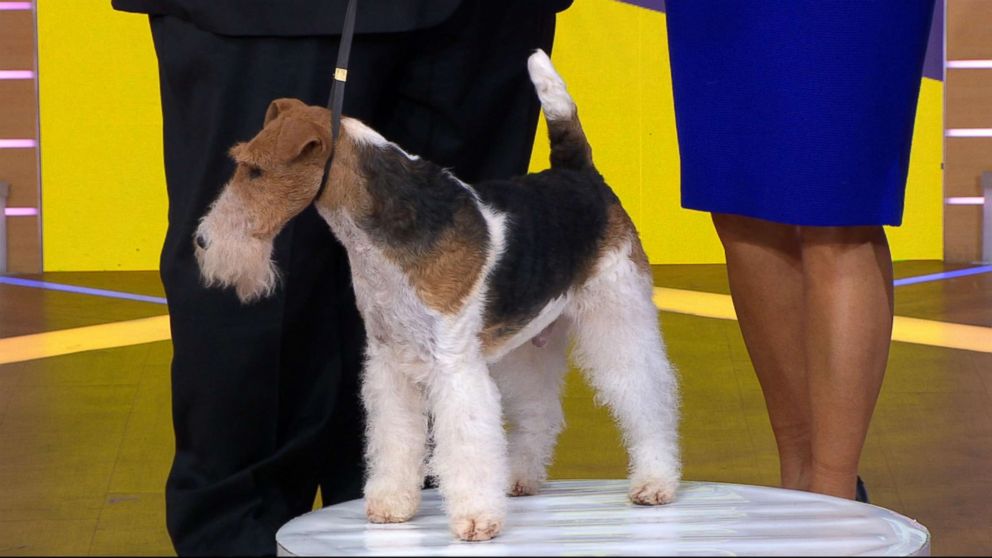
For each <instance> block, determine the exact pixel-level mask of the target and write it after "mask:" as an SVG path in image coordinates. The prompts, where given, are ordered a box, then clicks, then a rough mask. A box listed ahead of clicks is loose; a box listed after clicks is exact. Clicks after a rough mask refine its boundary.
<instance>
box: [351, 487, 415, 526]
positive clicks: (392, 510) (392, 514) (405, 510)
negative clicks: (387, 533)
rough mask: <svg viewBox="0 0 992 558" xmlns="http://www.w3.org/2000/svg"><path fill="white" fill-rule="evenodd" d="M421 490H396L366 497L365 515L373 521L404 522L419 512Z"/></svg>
mask: <svg viewBox="0 0 992 558" xmlns="http://www.w3.org/2000/svg"><path fill="white" fill-rule="evenodd" d="M419 505H420V492H419V491H408V492H403V491H400V492H396V493H392V494H388V495H376V496H366V497H365V515H366V516H368V518H369V521H371V522H372V523H403V522H404V521H409V519H410V518H411V517H413V514H415V513H417V507H418V506H419Z"/></svg>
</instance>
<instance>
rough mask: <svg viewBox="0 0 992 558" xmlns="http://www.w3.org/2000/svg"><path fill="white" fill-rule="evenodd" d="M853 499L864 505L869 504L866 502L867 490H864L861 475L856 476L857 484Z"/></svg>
mask: <svg viewBox="0 0 992 558" xmlns="http://www.w3.org/2000/svg"><path fill="white" fill-rule="evenodd" d="M854 499H855V500H857V501H858V502H864V503H865V504H870V503H871V502H869V501H868V489H866V488H865V483H864V481H863V480H861V475H858V484H857V486H856V487H855V488H854Z"/></svg>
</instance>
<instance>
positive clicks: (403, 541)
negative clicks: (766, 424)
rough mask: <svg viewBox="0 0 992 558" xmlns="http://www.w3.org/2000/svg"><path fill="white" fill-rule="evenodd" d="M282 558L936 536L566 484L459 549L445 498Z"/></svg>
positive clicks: (717, 550)
mask: <svg viewBox="0 0 992 558" xmlns="http://www.w3.org/2000/svg"><path fill="white" fill-rule="evenodd" d="M276 542H277V543H278V553H279V555H280V556H314V555H322V556H566V555H571V556H660V555H694V556H702V555H761V556H771V555H789V556H796V555H833V556H841V555H848V556H862V555H888V556H929V555H930V533H929V532H928V531H927V529H926V528H925V527H923V526H922V525H920V524H919V523H917V522H915V521H913V520H911V519H908V518H906V517H904V516H901V515H899V514H897V513H894V512H891V511H889V510H886V509H884V508H879V507H876V506H870V505H867V504H861V503H858V502H853V501H850V500H843V499H840V498H833V497H830V496H821V495H817V494H810V493H807V492H798V491H794V490H783V489H780V488H765V487H758V486H745V485H739V484H723V483H713V482H683V483H682V487H681V491H680V492H679V495H678V497H677V500H676V501H675V502H673V503H671V504H668V505H665V506H658V507H646V506H635V505H633V504H631V503H630V501H629V500H628V499H627V481H625V480H622V481H621V480H598V481H555V482H549V483H545V485H544V487H543V488H542V490H541V492H540V493H539V494H538V495H536V496H527V497H522V498H511V499H510V506H509V513H508V514H507V520H506V523H505V524H504V526H503V531H502V533H500V535H499V536H497V537H496V538H495V539H493V540H491V541H487V542H476V543H466V542H460V541H457V540H455V539H454V537H453V536H452V534H451V533H450V531H449V530H448V520H447V518H446V517H445V516H444V513H443V511H442V509H441V498H440V495H439V494H438V492H437V490H435V489H431V490H425V491H424V493H423V502H422V503H421V505H420V510H419V511H418V513H417V515H416V516H414V518H413V519H412V520H410V521H409V522H407V523H396V524H390V525H375V524H371V523H369V522H368V521H367V520H366V518H365V508H364V502H363V501H362V500H352V501H349V502H343V503H341V504H337V505H334V506H329V507H326V508H324V509H321V510H317V511H314V512H311V513H308V514H305V515H302V516H300V517H298V518H296V519H294V520H292V521H290V522H289V523H287V524H286V525H284V526H283V527H282V529H280V530H279V532H278V533H277V534H276Z"/></svg>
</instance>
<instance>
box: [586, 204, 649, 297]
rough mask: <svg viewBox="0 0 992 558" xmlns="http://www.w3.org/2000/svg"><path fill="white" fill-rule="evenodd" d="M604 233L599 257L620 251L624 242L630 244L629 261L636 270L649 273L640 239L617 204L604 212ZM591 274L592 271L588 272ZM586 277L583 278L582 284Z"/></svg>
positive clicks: (622, 209) (646, 257)
mask: <svg viewBox="0 0 992 558" xmlns="http://www.w3.org/2000/svg"><path fill="white" fill-rule="evenodd" d="M606 215H607V221H606V232H605V234H604V235H603V241H602V243H600V249H599V255H600V256H602V255H604V254H606V253H608V252H611V251H613V250H618V249H620V248H621V247H622V246H623V244H624V243H625V242H629V243H630V259H631V261H633V262H634V263H635V264H636V265H637V267H638V269H640V270H641V271H643V272H644V273H648V274H650V273H651V265H650V264H649V263H648V256H647V254H646V253H645V252H644V246H643V245H642V244H641V237H640V235H638V234H637V228H635V227H634V222H633V221H632V220H631V219H630V215H628V214H627V212H626V211H625V210H624V208H623V206H621V205H620V204H619V203H615V204H612V205H610V206H609V207H608V208H607V210H606ZM588 271H589V272H591V271H592V270H591V269H590V270H588ZM586 278H588V277H583V282H584V281H585V279H586Z"/></svg>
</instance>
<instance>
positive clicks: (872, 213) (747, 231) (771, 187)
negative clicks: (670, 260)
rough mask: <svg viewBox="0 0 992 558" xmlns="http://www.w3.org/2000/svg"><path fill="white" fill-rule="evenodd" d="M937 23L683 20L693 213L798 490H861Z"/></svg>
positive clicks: (677, 52) (703, 8)
mask: <svg viewBox="0 0 992 558" xmlns="http://www.w3.org/2000/svg"><path fill="white" fill-rule="evenodd" d="M933 7H934V2H933V0H749V1H746V2H745V1H742V0H669V1H668V3H667V22H668V38H669V49H670V56H671V65H672V79H673V85H674V91H675V111H676V122H677V127H678V134H679V146H680V153H681V160H682V204H683V206H684V207H687V208H691V209H697V210H702V211H709V212H711V213H712V216H713V223H714V225H715V226H716V230H717V233H718V234H719V237H720V240H721V241H722V243H723V246H724V250H725V252H726V259H727V272H728V276H729V281H730V288H731V294H732V297H733V300H734V306H735V308H736V310H737V315H738V319H739V321H740V327H741V332H742V333H743V336H744V341H745V343H746V345H747V349H748V353H749V354H750V356H751V361H752V362H753V364H754V368H755V370H756V372H757V375H758V379H759V381H760V383H761V386H762V391H763V392H764V395H765V402H766V404H767V407H768V412H769V417H770V419H771V424H772V429H773V431H774V433H775V439H776V442H777V444H778V451H779V457H780V466H781V475H782V477H781V482H782V486H784V487H786V488H795V489H801V490H810V491H813V492H819V493H823V494H831V495H834V496H840V497H845V498H852V497H855V493H856V486H860V479H858V477H857V471H858V461H859V459H860V455H861V450H862V447H863V445H864V440H865V435H866V433H867V430H868V423H869V420H870V418H871V414H872V411H873V409H874V407H875V402H876V400H877V398H878V393H879V389H880V387H881V384H882V377H883V375H884V372H885V365H886V360H887V358H888V349H889V340H890V337H891V332H892V315H893V314H892V307H893V302H892V260H891V256H890V254H889V248H888V244H887V241H886V238H885V232H884V231H883V229H882V225H898V224H900V222H901V220H902V209H903V194H904V191H905V183H906V175H907V172H908V165H909V152H910V145H911V142H912V135H913V122H914V116H915V113H916V101H917V96H918V93H919V87H920V79H921V76H922V68H923V58H924V54H925V50H926V44H927V35H928V31H929V28H930V21H931V16H932V13H933ZM859 492H862V494H859V496H863V491H860V490H859Z"/></svg>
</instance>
